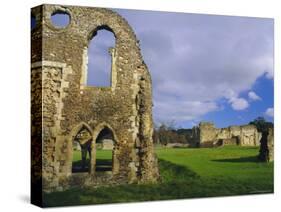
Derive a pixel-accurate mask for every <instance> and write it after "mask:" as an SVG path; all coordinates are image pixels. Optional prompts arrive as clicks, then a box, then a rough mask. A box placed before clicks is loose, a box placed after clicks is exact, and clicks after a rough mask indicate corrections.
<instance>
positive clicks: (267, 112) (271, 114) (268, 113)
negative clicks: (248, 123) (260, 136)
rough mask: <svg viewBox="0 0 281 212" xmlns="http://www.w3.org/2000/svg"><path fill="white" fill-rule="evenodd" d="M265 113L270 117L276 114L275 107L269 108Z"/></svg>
mask: <svg viewBox="0 0 281 212" xmlns="http://www.w3.org/2000/svg"><path fill="white" fill-rule="evenodd" d="M265 115H267V116H269V117H273V116H274V109H273V108H272V107H270V108H267V109H266V111H265Z"/></svg>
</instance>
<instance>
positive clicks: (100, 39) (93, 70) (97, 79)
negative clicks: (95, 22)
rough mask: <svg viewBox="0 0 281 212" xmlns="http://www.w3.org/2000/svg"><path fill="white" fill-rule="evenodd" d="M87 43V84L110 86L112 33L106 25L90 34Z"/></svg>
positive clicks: (112, 47) (113, 42)
mask: <svg viewBox="0 0 281 212" xmlns="http://www.w3.org/2000/svg"><path fill="white" fill-rule="evenodd" d="M91 37H92V38H91V39H90V41H89V45H88V52H87V53H88V65H87V80H86V85H87V86H95V87H110V86H112V66H113V51H112V49H114V46H115V37H114V33H113V32H112V31H111V30H110V29H109V28H108V27H106V26H102V27H99V28H98V29H97V30H96V31H94V33H93V34H92V35H91Z"/></svg>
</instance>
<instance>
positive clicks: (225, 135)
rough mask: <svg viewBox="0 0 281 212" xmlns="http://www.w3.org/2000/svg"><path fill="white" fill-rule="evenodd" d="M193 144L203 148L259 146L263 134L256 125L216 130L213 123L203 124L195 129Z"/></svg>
mask: <svg viewBox="0 0 281 212" xmlns="http://www.w3.org/2000/svg"><path fill="white" fill-rule="evenodd" d="M192 134H193V135H192V136H193V141H192V143H193V144H194V145H197V146H201V147H213V146H222V145H241V146H259V145H260V139H261V133H259V132H258V131H257V128H256V127H255V126H254V125H242V126H230V127H227V128H216V127H215V125H214V124H213V123H211V122H201V123H200V124H199V126H196V127H194V128H193V133H192Z"/></svg>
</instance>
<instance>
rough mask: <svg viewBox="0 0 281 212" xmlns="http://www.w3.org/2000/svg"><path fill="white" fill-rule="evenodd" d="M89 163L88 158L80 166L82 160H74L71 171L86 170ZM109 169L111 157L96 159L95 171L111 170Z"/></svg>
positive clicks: (110, 167)
mask: <svg viewBox="0 0 281 212" xmlns="http://www.w3.org/2000/svg"><path fill="white" fill-rule="evenodd" d="M89 164H90V160H89V159H87V160H86V163H85V166H84V167H82V160H78V161H74V162H73V163H72V172H73V173H78V172H88V171H89V168H88V167H89ZM111 170H112V160H111V159H97V160H96V171H98V172H102V171H111Z"/></svg>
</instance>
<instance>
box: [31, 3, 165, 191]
mask: <svg viewBox="0 0 281 212" xmlns="http://www.w3.org/2000/svg"><path fill="white" fill-rule="evenodd" d="M31 12H32V15H33V16H34V17H35V19H36V26H35V28H34V29H32V32H31V42H32V47H31V60H32V61H31V63H32V64H31V75H32V76H31V82H32V85H31V88H32V93H31V96H32V120H31V123H32V148H33V150H35V151H36V152H34V154H32V160H33V161H32V170H33V171H35V172H34V174H33V175H32V177H33V181H34V182H33V184H36V182H39V183H40V182H41V180H42V182H43V184H42V187H43V190H44V191H53V190H62V189H65V188H68V187H69V186H71V185H72V184H74V185H77V183H79V185H81V186H84V185H98V184H107V185H108V184H110V183H116V182H117V183H119V182H120V183H134V182H156V181H157V180H158V179H159V171H158V162H157V158H156V155H155V153H154V149H153V142H152V134H153V121H152V86H151V78H150V74H149V72H148V69H147V66H146V65H145V63H144V61H143V59H142V56H141V51H140V47H139V42H138V40H137V38H136V36H135V34H134V32H133V30H132V28H131V27H130V26H129V25H128V23H127V21H126V20H125V19H124V18H122V17H121V16H120V15H118V14H117V13H116V12H113V11H111V10H108V9H102V8H90V7H76V6H60V5H41V6H38V7H35V8H32V10H31ZM57 12H65V13H67V14H69V16H70V23H69V25H68V26H66V27H64V28H58V27H55V26H54V25H53V24H52V22H51V18H50V17H51V15H52V14H53V13H57ZM100 29H105V30H109V31H111V32H112V33H113V34H114V36H115V39H116V42H115V47H113V48H111V49H109V52H110V54H111V56H112V68H111V71H112V73H111V74H112V75H111V80H112V81H111V86H110V87H91V86H87V85H86V78H87V54H86V53H87V49H88V44H89V40H90V39H91V38H92V37H93V36H95V34H96V32H97V31H98V30H100ZM41 99H42V102H41ZM42 118H43V126H41V124H42V123H41V120H42ZM104 128H107V129H110V131H111V132H112V134H113V136H114V141H115V143H114V148H113V167H112V175H111V176H110V178H109V179H108V180H107V181H99V178H98V176H97V175H96V173H95V165H96V161H95V160H96V157H95V153H96V145H95V142H96V138H97V136H98V135H99V133H100V132H101V131H102V130H103V129H104ZM81 129H86V130H87V131H88V132H89V134H90V136H91V138H92V141H91V142H92V143H91V155H92V158H91V161H90V170H89V173H81V174H80V173H72V157H73V149H74V147H73V143H74V142H73V141H74V138H75V137H76V135H77V134H78V133H79V132H80V131H81ZM41 135H43V136H42V137H41ZM42 140H43V141H42ZM39 144H40V145H41V144H42V145H41V146H40V145H39ZM37 150H38V151H37ZM41 150H42V152H41ZM41 153H42V155H41ZM41 159H42V160H41ZM41 165H42V173H41V172H40V168H41Z"/></svg>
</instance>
